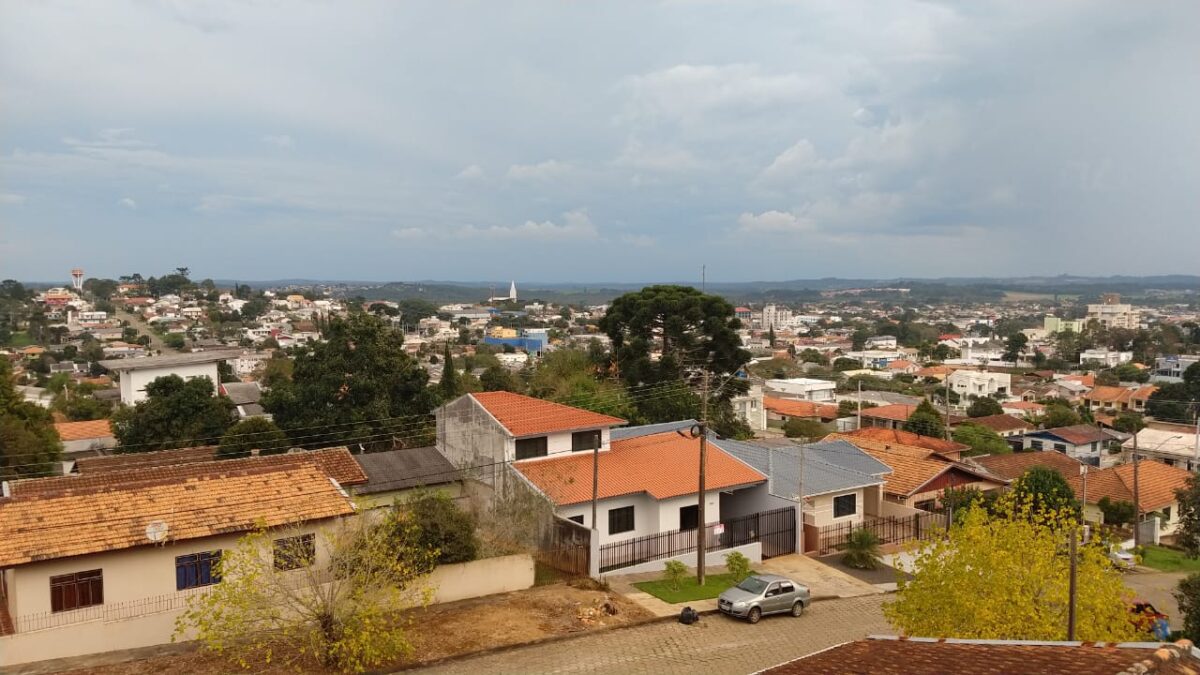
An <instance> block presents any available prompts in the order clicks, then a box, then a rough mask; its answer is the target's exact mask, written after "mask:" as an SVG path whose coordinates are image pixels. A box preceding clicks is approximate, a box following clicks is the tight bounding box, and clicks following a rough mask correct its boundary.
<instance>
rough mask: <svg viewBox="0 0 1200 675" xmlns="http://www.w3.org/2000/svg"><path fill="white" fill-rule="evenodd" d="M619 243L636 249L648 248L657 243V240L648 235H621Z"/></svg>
mask: <svg viewBox="0 0 1200 675" xmlns="http://www.w3.org/2000/svg"><path fill="white" fill-rule="evenodd" d="M620 241H621V243H622V244H628V245H629V246H636V247H638V248H649V247H651V246H653V245H654V244H655V243H657V242H658V240H657V239H655V238H654V237H651V236H650V235H648V234H623V235H621V236H620Z"/></svg>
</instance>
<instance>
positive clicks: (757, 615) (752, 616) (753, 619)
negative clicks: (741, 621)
mask: <svg viewBox="0 0 1200 675" xmlns="http://www.w3.org/2000/svg"><path fill="white" fill-rule="evenodd" d="M761 618H762V609H760V608H758V607H751V608H750V613H749V614H747V615H746V620H747V621H749V622H750V623H758V620H759V619H761Z"/></svg>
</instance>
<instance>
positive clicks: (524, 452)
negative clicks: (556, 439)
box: [517, 436, 549, 459]
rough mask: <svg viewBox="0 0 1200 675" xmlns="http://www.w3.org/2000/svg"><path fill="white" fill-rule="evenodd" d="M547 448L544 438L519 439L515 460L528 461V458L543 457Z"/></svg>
mask: <svg viewBox="0 0 1200 675" xmlns="http://www.w3.org/2000/svg"><path fill="white" fill-rule="evenodd" d="M548 448H549V446H548V445H547V444H546V437H545V436H538V437H537V438H521V439H518V440H517V459H529V458H530V457H545V456H546V453H547V452H548V451H549V450H548Z"/></svg>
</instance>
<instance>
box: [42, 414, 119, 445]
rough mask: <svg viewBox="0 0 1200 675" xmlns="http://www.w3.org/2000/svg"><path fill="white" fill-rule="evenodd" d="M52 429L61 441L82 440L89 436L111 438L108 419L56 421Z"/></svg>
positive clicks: (111, 430) (111, 431)
mask: <svg viewBox="0 0 1200 675" xmlns="http://www.w3.org/2000/svg"><path fill="white" fill-rule="evenodd" d="M54 429H55V430H56V431H57V432H58V437H59V438H60V439H62V441H63V442H64V443H65V442H68V441H83V440H87V439H89V438H111V437H112V435H113V429H112V424H111V423H109V421H108V420H88V421H86V422H56V423H55V424H54Z"/></svg>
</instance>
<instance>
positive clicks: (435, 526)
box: [396, 490, 479, 565]
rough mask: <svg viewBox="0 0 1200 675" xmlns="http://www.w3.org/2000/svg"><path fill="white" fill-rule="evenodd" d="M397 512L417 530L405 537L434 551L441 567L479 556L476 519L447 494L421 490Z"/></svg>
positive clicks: (425, 548) (404, 532) (400, 506)
mask: <svg viewBox="0 0 1200 675" xmlns="http://www.w3.org/2000/svg"><path fill="white" fill-rule="evenodd" d="M396 506H397V508H399V509H402V510H406V511H407V512H408V513H409V515H410V516H411V519H410V521H411V523H412V525H413V526H414V528H413V529H414V530H415V531H413V530H409V528H407V527H406V528H405V529H404V531H403V532H398V533H397V534H403V535H404V536H408V537H410V538H411V540H412V541H411V543H412V544H415V545H416V546H417V547H418V548H421V549H424V550H428V551H433V552H434V554H435V555H436V556H437V561H438V563H439V564H443V565H444V564H450V563H460V562H470V561H472V560H474V559H475V558H477V557H478V556H479V538H478V537H477V536H476V535H475V517H474V516H472V515H471V514H470V513H469V512H467V511H464V510H462V509H460V508H458V505H456V504H455V503H454V500H453V499H451V498H450V497H449V496H448V495H446V494H445V493H444V492H437V491H434V490H420V491H418V492H417V493H415V494H413V495H411V496H410V497H408V498H407V499H406V500H404V501H403V502H399V503H397V504H396Z"/></svg>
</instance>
